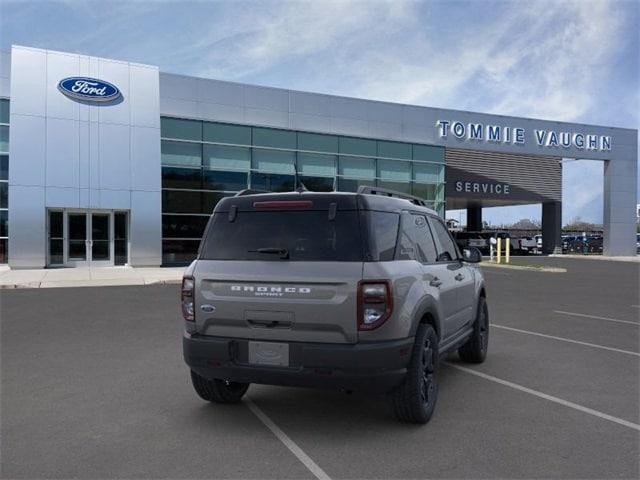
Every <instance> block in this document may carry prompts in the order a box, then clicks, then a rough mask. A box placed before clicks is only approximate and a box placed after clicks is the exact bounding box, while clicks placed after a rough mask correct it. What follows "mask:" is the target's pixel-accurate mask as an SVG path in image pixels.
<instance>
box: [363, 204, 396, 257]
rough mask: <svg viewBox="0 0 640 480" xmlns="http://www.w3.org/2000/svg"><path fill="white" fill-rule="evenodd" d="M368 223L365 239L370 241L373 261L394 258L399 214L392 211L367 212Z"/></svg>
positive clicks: (370, 252) (366, 219)
mask: <svg viewBox="0 0 640 480" xmlns="http://www.w3.org/2000/svg"><path fill="white" fill-rule="evenodd" d="M364 219H365V221H366V224H367V225H368V232H369V233H368V234H367V235H365V236H364V237H365V239H366V240H367V241H368V242H369V257H370V258H368V260H369V261H372V262H385V261H388V260H393V257H394V252H395V249H396V237H397V236H398V223H399V215H398V214H397V213H390V212H374V211H370V212H365V213H364Z"/></svg>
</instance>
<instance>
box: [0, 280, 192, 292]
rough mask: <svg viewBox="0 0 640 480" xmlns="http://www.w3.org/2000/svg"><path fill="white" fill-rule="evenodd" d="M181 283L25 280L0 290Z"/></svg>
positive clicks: (176, 281) (179, 281) (173, 281)
mask: <svg viewBox="0 0 640 480" xmlns="http://www.w3.org/2000/svg"><path fill="white" fill-rule="evenodd" d="M181 283H182V279H181V278H180V279H173V278H172V279H167V280H154V279H149V280H146V279H142V280H135V281H133V282H123V281H122V280H116V281H114V282H110V281H109V280H106V279H105V280H93V281H92V280H87V281H83V282H78V281H65V280H61V281H52V282H25V283H6V284H0V290H16V289H22V288H79V287H129V286H151V285H179V284H181Z"/></svg>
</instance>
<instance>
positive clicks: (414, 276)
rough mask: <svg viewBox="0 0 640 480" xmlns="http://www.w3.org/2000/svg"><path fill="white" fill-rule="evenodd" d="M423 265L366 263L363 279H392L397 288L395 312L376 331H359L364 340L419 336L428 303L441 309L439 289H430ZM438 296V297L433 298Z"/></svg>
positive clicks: (407, 262) (394, 301)
mask: <svg viewBox="0 0 640 480" xmlns="http://www.w3.org/2000/svg"><path fill="white" fill-rule="evenodd" d="M423 275H424V272H423V269H422V265H421V264H420V263H418V262H416V261H413V260H401V261H398V260H396V261H393V262H377V263H375V262H366V263H365V264H364V270H363V280H376V279H381V280H383V279H389V280H391V285H392V289H393V312H392V314H391V318H389V319H388V320H387V321H386V322H385V323H384V324H383V325H381V326H380V327H378V328H377V329H375V330H371V331H365V332H359V333H358V340H360V341H365V342H368V341H385V340H396V339H401V338H407V337H409V336H412V335H413V334H414V333H415V326H416V324H417V323H418V322H419V321H420V318H421V317H422V315H421V309H424V307H425V306H426V305H427V303H428V304H430V305H434V306H437V304H438V299H437V295H438V292H437V289H434V290H435V292H432V291H431V289H429V290H427V288H426V287H425V282H424V281H423ZM433 295H436V298H434V297H433Z"/></svg>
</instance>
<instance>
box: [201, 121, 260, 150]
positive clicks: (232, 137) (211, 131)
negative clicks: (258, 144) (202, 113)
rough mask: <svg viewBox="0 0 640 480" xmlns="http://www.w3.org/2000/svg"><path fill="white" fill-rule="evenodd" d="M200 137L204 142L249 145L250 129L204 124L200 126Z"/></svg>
mask: <svg viewBox="0 0 640 480" xmlns="http://www.w3.org/2000/svg"><path fill="white" fill-rule="evenodd" d="M202 136H203V138H204V141H205V142H216V143H233V144H236V145H251V127H243V126H242V125H227V124H225V123H209V122H205V123H204V125H203V126H202Z"/></svg>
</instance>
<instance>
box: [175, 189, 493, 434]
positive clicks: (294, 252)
mask: <svg viewBox="0 0 640 480" xmlns="http://www.w3.org/2000/svg"><path fill="white" fill-rule="evenodd" d="M400 196H401V197H402V198H399V197H400ZM479 261H480V253H479V252H478V250H477V249H473V248H469V249H465V250H463V252H462V254H461V253H460V251H459V250H458V248H457V246H456V244H455V242H454V241H453V239H452V237H451V235H450V234H449V232H448V231H447V229H446V227H445V224H444V223H443V222H442V220H441V219H440V218H439V217H438V216H437V214H436V212H434V211H433V210H430V209H428V208H426V207H425V204H424V202H423V201H422V200H420V199H417V198H414V197H408V196H405V195H400V194H396V193H395V192H390V191H386V190H381V189H375V188H373V187H365V188H361V189H360V190H359V191H358V193H338V192H331V193H312V192H306V191H305V192H289V193H261V194H255V193H254V192H252V191H244V192H240V193H239V194H237V195H236V196H234V197H228V198H224V199H223V200H221V201H220V202H219V203H218V204H217V206H216V207H215V209H214V212H213V215H212V216H211V218H210V220H209V223H208V225H207V228H206V231H205V234H204V236H203V238H202V241H201V244H200V250H199V252H198V256H197V259H196V260H195V261H194V262H193V263H192V264H191V265H190V266H189V268H188V269H187V270H186V272H185V276H184V279H183V282H182V312H183V316H184V319H185V333H184V338H183V348H184V358H185V361H186V363H187V364H188V366H189V367H190V369H191V379H192V382H193V386H194V388H195V391H196V392H197V394H198V395H199V396H200V397H202V398H203V399H205V400H207V401H212V402H221V403H231V402H238V401H240V399H241V398H242V396H243V395H244V393H245V392H246V391H247V388H248V387H249V384H250V383H259V384H269V385H291V386H309V387H330V388H337V389H342V390H345V391H352V390H364V391H377V392H386V393H387V394H388V397H389V399H390V403H391V406H392V409H393V411H394V413H395V415H396V416H397V417H398V418H399V419H400V420H404V421H409V422H416V423H426V422H427V421H428V420H429V418H430V417H431V415H432V413H433V410H434V407H435V404H436V399H437V395H438V363H439V360H440V357H442V356H443V355H445V354H447V353H449V352H452V351H455V350H457V351H458V354H459V356H460V358H461V359H462V360H463V361H467V362H475V363H479V362H482V361H483V360H484V358H485V356H486V354H487V345H488V335H489V327H488V325H489V324H488V311H487V303H486V294H485V287H484V280H483V277H482V274H481V272H480V270H479V269H478V268H476V267H475V266H474V265H471V264H472V263H476V262H479Z"/></svg>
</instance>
